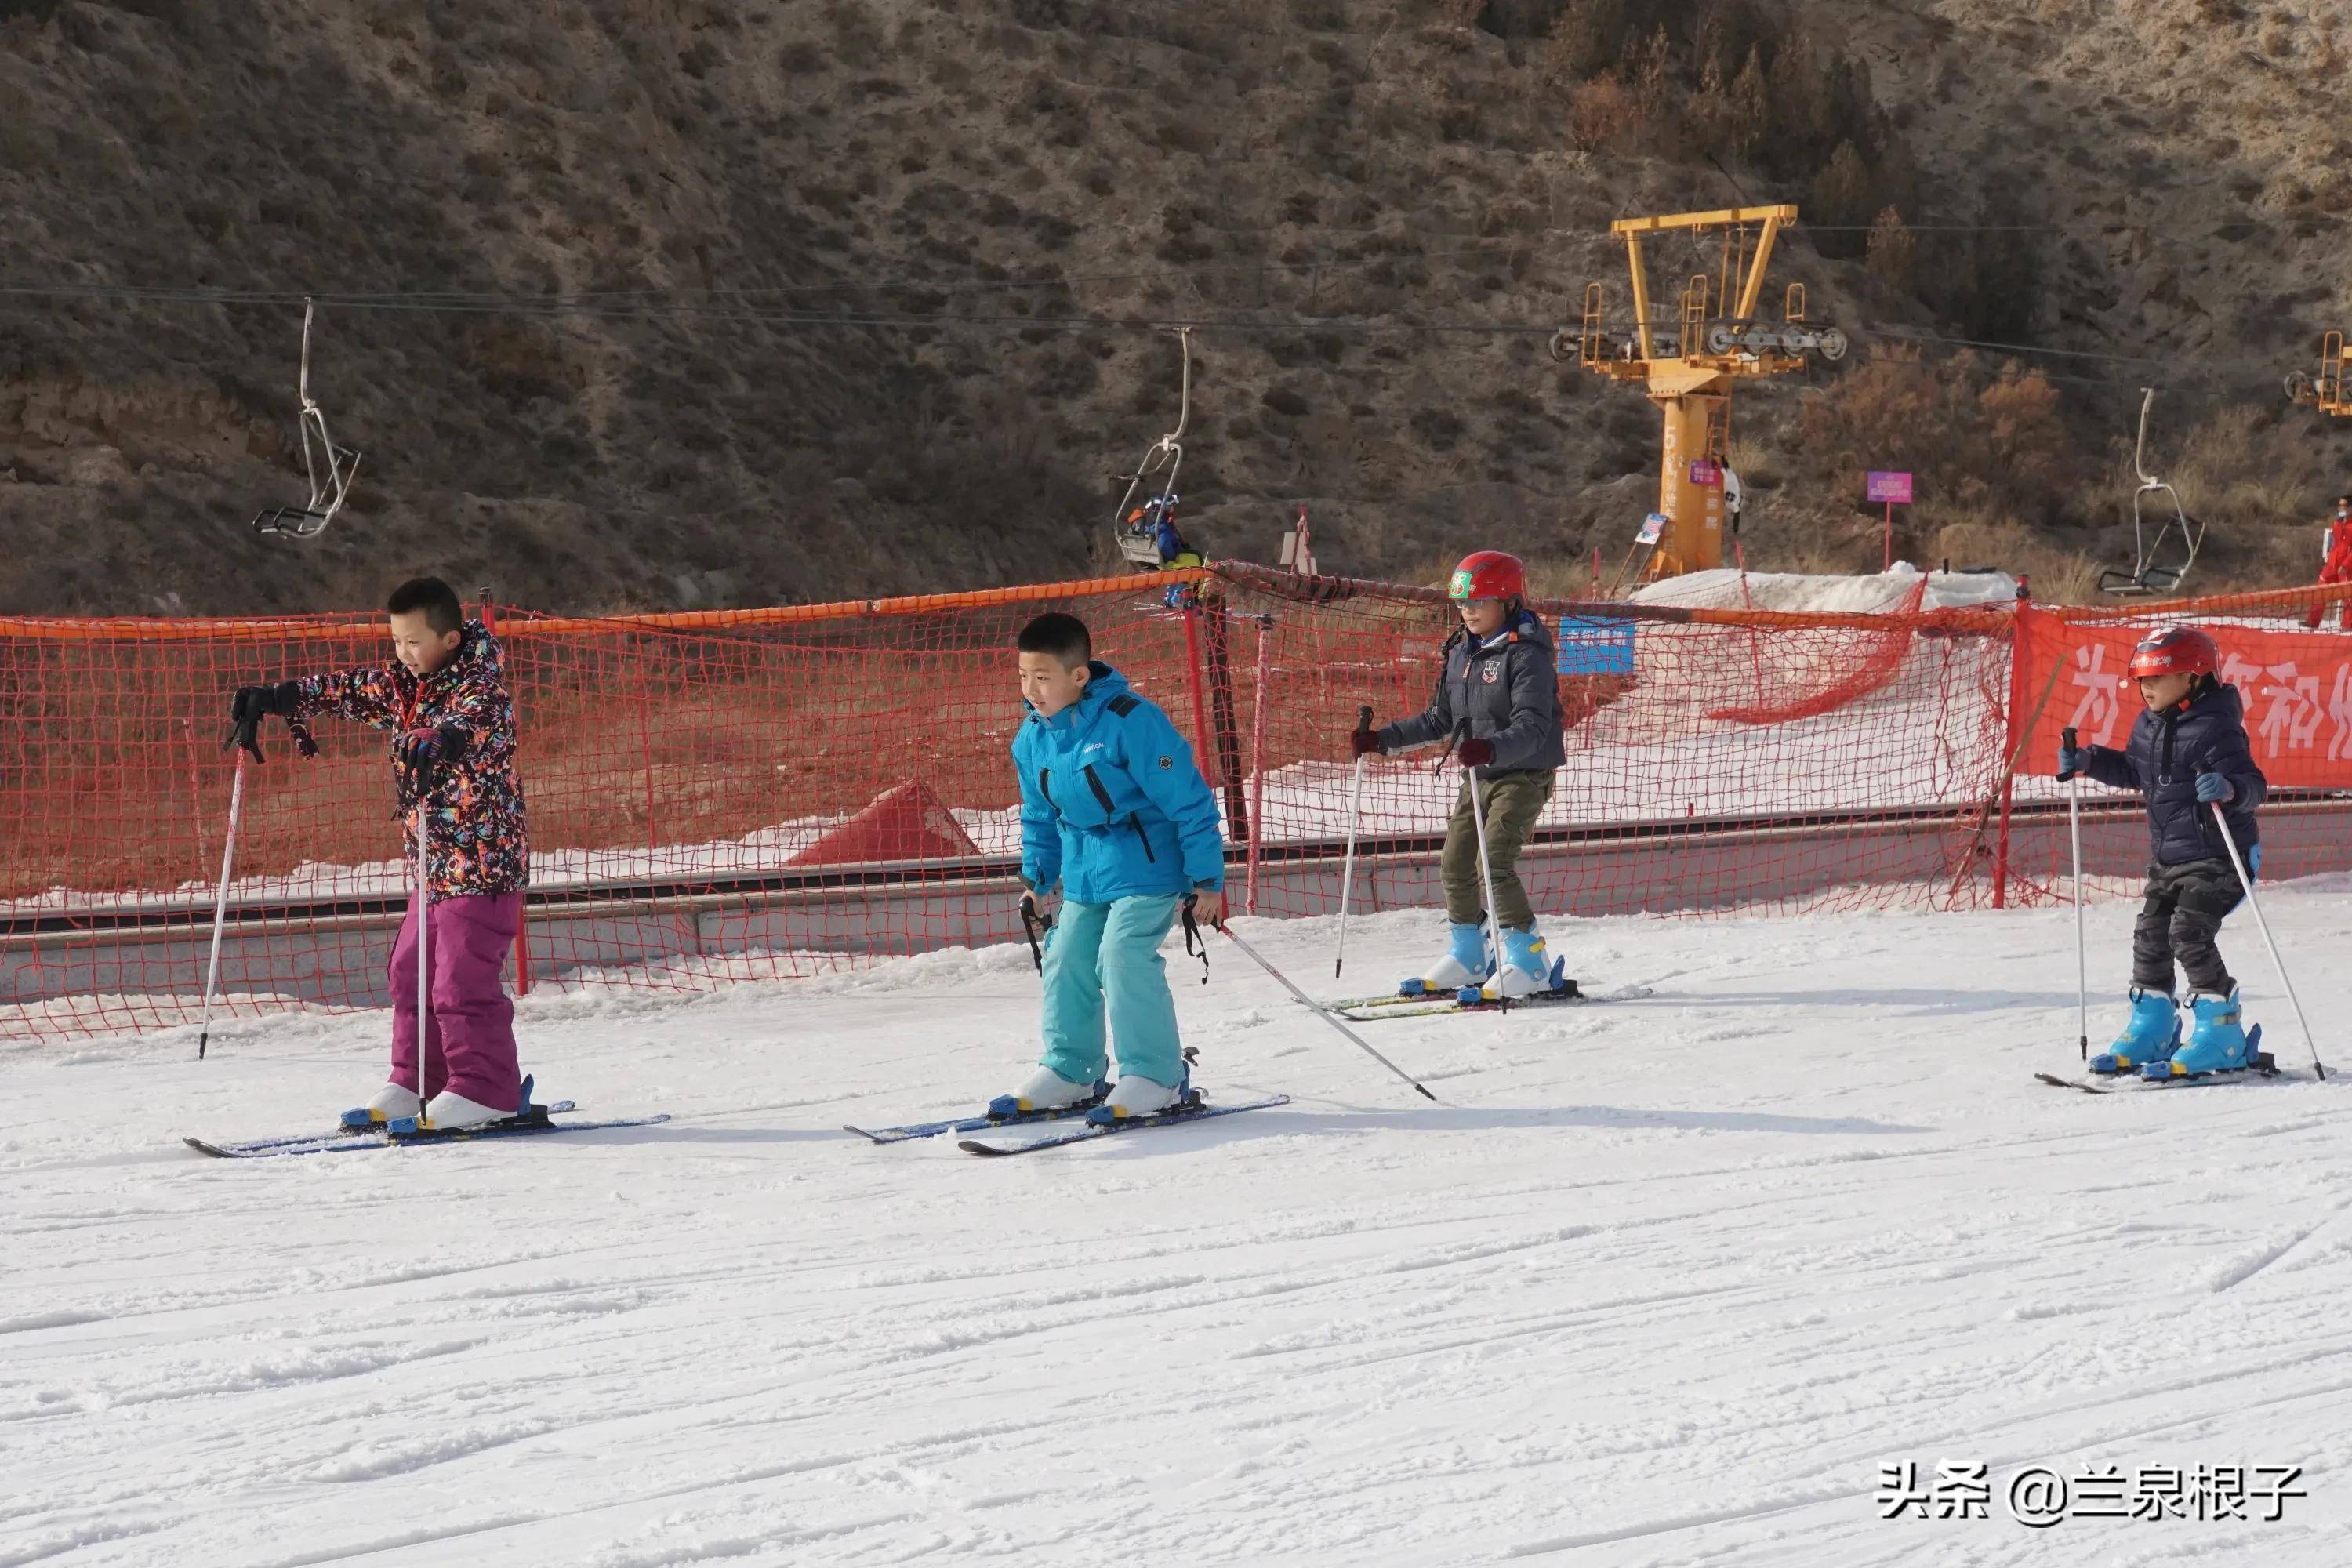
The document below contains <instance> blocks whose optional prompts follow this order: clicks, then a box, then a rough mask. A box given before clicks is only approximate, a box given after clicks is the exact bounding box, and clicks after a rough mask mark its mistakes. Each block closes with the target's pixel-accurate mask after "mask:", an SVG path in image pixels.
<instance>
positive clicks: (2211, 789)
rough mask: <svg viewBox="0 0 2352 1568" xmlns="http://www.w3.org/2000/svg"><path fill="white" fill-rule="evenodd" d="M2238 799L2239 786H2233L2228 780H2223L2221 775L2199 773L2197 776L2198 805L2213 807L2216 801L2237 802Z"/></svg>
mask: <svg viewBox="0 0 2352 1568" xmlns="http://www.w3.org/2000/svg"><path fill="white" fill-rule="evenodd" d="M2237 797H2238V786H2237V785H2235V784H2231V782H2230V781H2229V780H2228V779H2225V778H2223V777H2222V776H2221V774H2220V773H2199V774H2198V775H2197V804H2198V805H2212V804H2213V803H2214V802H2216V801H2225V800H2235V799H2236V798H2237Z"/></svg>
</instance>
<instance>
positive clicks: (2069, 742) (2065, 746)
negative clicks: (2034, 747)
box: [2058, 724, 2074, 784]
mask: <svg viewBox="0 0 2352 1568" xmlns="http://www.w3.org/2000/svg"><path fill="white" fill-rule="evenodd" d="M2058 743H2059V746H2060V748H2061V749H2062V750H2063V751H2064V752H2069V753H2071V752H2074V725H2072V724H2069V725H2067V726H2066V727H2065V728H2064V729H2063V730H2061V731H2058ZM2073 777H2074V769H2072V768H2061V769H2059V770H2058V782H2059V783H2060V784H2064V783H2066V782H2067V781H2068V780H2069V779H2072V778H2073Z"/></svg>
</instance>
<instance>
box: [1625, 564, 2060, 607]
mask: <svg viewBox="0 0 2352 1568" xmlns="http://www.w3.org/2000/svg"><path fill="white" fill-rule="evenodd" d="M1743 581H1744V582H1745V584H1746V590H1745V593H1744V594H1743V592H1742V588H1741V584H1742V583H1743ZM1918 586H1919V571H1918V568H1916V567H1915V566H1912V565H1910V564H1908V563H1905V562H1901V561H1898V562H1896V563H1895V568H1894V570H1893V571H1890V572H1883V573H1880V574H1877V575H1876V576H1872V577H1833V576H1810V575H1802V574H1796V573H1783V572H1745V573H1743V572H1739V571H1737V570H1734V569H1733V568H1731V567H1721V568H1718V569H1717V570H1715V571H1712V572H1693V573H1690V574H1686V575H1685V576H1681V577H1666V578H1662V579H1660V580H1659V581H1657V582H1655V583H1649V584H1643V586H1642V587H1640V588H1637V589H1635V590H1634V592H1633V602H1634V603H1635V604H1637V605H1678V606H1680V607H1682V608H1685V609H1695V610H1697V609H1703V610H1749V609H1753V610H1783V611H1792V612H1793V611H1806V610H1813V611H1820V612H1822V613H1825V614H1826V613H1835V614H1839V615H1864V616H1877V615H1885V614H1888V613H1890V612H1893V611H1895V610H1900V609H1901V608H1903V607H1904V605H1906V604H1908V603H1909V602H1910V599H1911V595H1912V594H1913V593H1914V592H1915V591H1916V589H1917V588H1918ZM2016 597H2017V579H2016V578H2014V577H2012V576H2011V575H2010V574H2008V573H2006V572H1930V573H1928V574H1927V595H1926V596H1925V597H1924V598H1923V599H1922V600H1921V601H1920V605H1919V607H1920V608H1921V609H1923V610H1943V609H1950V608H1953V607H1955V606H1958V605H2006V604H2009V603H2011V602H2012V601H2014V600H2015V599H2016Z"/></svg>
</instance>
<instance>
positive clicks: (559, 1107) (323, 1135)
mask: <svg viewBox="0 0 2352 1568" xmlns="http://www.w3.org/2000/svg"><path fill="white" fill-rule="evenodd" d="M539 1109H541V1110H544V1111H546V1112H547V1114H549V1115H550V1116H559V1115H562V1113H563V1112H564V1111H567V1110H578V1109H580V1108H579V1106H578V1105H577V1104H575V1103H574V1102H573V1101H572V1100H557V1101H556V1102H555V1103H554V1104H553V1105H547V1106H541V1107H540V1108H539ZM352 1114H353V1113H352V1112H351V1111H348V1110H347V1111H345V1112H343V1115H344V1118H345V1121H344V1122H343V1124H342V1125H341V1127H338V1128H336V1129H335V1130H334V1131H332V1132H293V1133H289V1134H288V1135H286V1136H285V1137H283V1138H254V1139H250V1140H248V1141H247V1142H242V1143H234V1144H220V1145H215V1147H220V1148H234V1149H238V1150H242V1151H244V1152H247V1153H261V1152H266V1151H268V1150H271V1149H289V1148H292V1147H293V1146H294V1145H296V1144H298V1143H326V1142H342V1141H343V1140H345V1139H349V1138H355V1137H358V1136H360V1135H361V1134H362V1133H367V1132H381V1131H383V1125H384V1124H383V1122H381V1121H371V1122H364V1123H355V1122H353V1121H350V1120H349V1118H350V1117H351V1116H352Z"/></svg>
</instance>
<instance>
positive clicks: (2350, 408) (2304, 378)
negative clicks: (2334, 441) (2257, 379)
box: [2286, 332, 2352, 419]
mask: <svg viewBox="0 0 2352 1568" xmlns="http://www.w3.org/2000/svg"><path fill="white" fill-rule="evenodd" d="M2346 366H2347V360H2346V355H2345V348H2344V334H2343V333H2342V332H2330V333H2328V334H2327V335H2326V337H2324V338H2322V339H2321V340H2320V341H2319V374H2318V375H2317V376H2312V375H2308V374H2305V373H2304V372H2302V371H2299V370H2297V371H2290V372H2288V373H2287V378H2286V395H2287V400H2288V401H2289V402H2291V403H2301V404H2304V405H2308V406H2310V407H2314V408H2316V409H2318V410H2319V411H2320V412H2321V413H2322V414H2332V415H2334V416H2336V417H2337V418H2339V419H2352V395H2347V393H2346V389H2345V384H2344V372H2345V369H2346Z"/></svg>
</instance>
